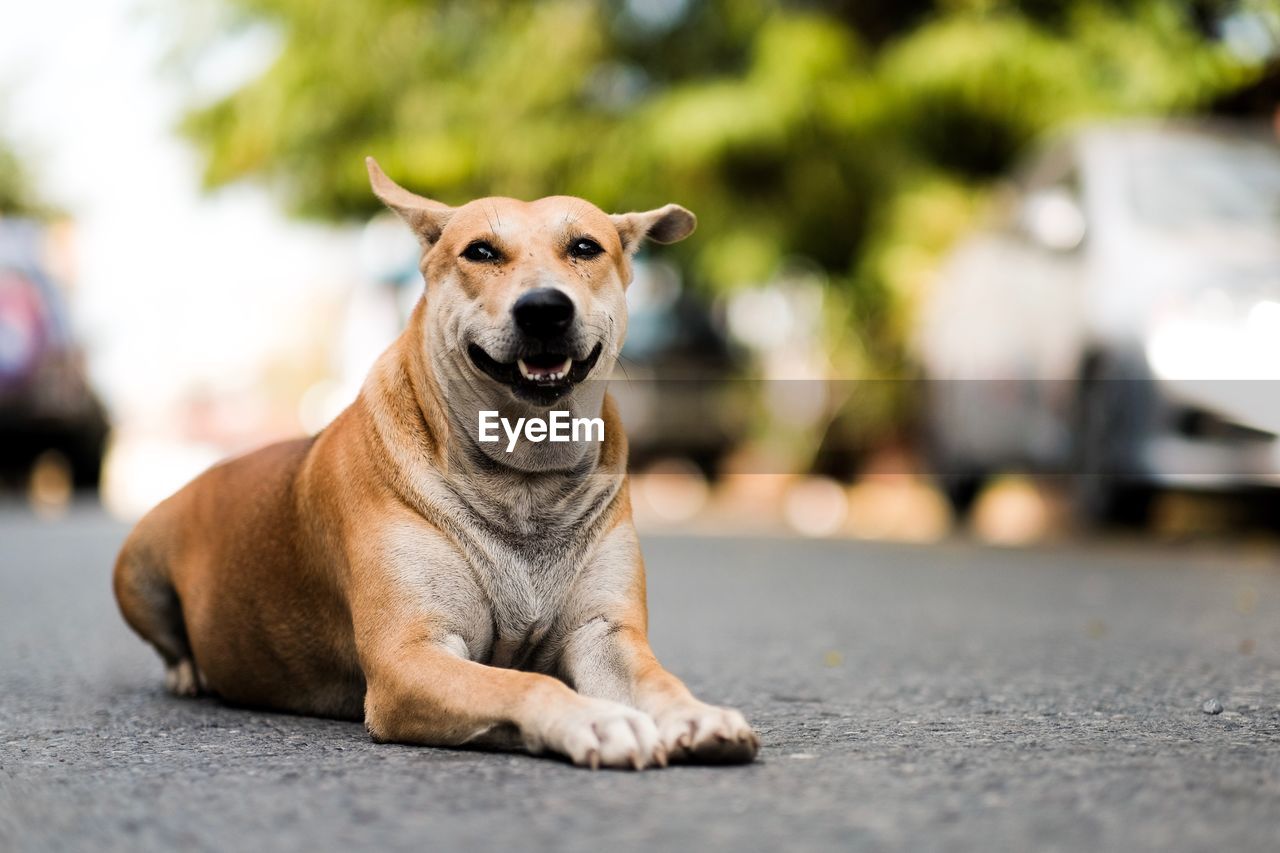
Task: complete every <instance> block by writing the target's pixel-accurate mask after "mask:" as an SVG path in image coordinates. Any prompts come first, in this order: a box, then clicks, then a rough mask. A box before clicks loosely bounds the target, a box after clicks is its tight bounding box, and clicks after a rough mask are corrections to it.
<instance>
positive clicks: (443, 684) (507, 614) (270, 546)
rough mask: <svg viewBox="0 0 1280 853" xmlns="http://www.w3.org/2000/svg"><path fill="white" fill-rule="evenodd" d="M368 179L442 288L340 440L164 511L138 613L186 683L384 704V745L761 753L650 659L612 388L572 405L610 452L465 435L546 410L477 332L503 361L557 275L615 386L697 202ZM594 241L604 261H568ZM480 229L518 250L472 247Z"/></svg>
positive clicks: (123, 575) (299, 445)
mask: <svg viewBox="0 0 1280 853" xmlns="http://www.w3.org/2000/svg"><path fill="white" fill-rule="evenodd" d="M369 170H370V178H371V181H372V184H373V187H374V191H375V192H376V193H377V194H378V196H379V197H380V198H382V199H383V201H384V202H386V203H387V205H388V206H389V207H391V208H392V209H393V210H395V211H396V212H397V213H399V214H400V215H401V217H402V218H404V219H405V221H406V222H407V223H408V224H409V225H410V227H411V228H413V230H414V232H415V233H416V234H417V235H418V237H419V239H420V241H421V242H422V245H423V259H422V271H423V274H424V277H425V278H426V280H427V282H429V284H428V288H427V291H426V294H425V296H424V298H423V299H422V300H421V301H420V302H419V304H418V306H417V308H416V309H415V311H414V312H413V316H412V318H411V320H410V322H409V325H408V327H407V328H406V329H405V331H404V333H403V334H402V335H401V336H400V338H399V339H398V340H397V341H396V342H395V343H394V344H393V345H392V346H391V347H390V348H389V349H388V350H387V352H386V353H384V354H383V355H382V357H381V358H380V359H379V360H378V362H377V364H375V366H374V367H373V369H372V371H371V372H370V374H369V378H368V379H367V381H366V383H365V385H364V388H363V390H362V391H361V393H360V395H359V397H358V398H357V399H356V401H355V402H354V403H353V404H352V405H351V406H350V407H349V408H348V409H347V410H346V411H344V412H343V413H342V414H341V415H339V416H338V418H337V419H336V420H335V421H334V422H333V423H332V424H330V425H329V427H327V428H326V429H325V430H324V431H323V432H321V433H320V434H319V435H318V436H316V437H315V438H312V439H299V440H297V441H292V442H286V443H283V444H277V445H273V446H270V447H267V448H264V449H263V450H259V451H257V452H255V453H250V454H248V455H246V456H241V457H239V458H236V459H232V460H230V461H228V462H224V463H222V464H220V465H217V466H215V467H214V468H212V469H210V470H209V471H207V472H205V473H204V474H203V475H201V476H200V477H198V478H197V479H196V480H194V481H193V482H192V483H190V484H189V485H187V486H186V487H185V488H183V489H182V490H181V491H179V492H178V493H177V494H175V495H174V496H173V497H171V498H169V499H168V500H166V501H164V502H163V503H161V504H160V505H159V506H157V507H156V508H155V509H154V510H153V511H152V512H151V513H150V514H148V515H147V516H146V517H145V518H143V519H142V521H141V522H140V523H139V524H138V525H137V527H136V528H135V529H134V531H133V532H132V534H131V535H130V536H129V538H128V540H127V541H126V543H125V545H124V548H123V550H122V551H121V554H120V557H119V560H118V562H117V565H116V571H115V591H116V596H117V599H118V601H119V604H120V609H121V611H122V612H123V613H124V616H125V619H126V620H127V621H128V622H129V624H130V625H131V626H132V627H133V628H134V629H135V630H136V631H137V632H138V633H139V634H140V635H141V636H142V637H143V638H145V639H146V640H148V641H149V642H151V643H152V644H153V645H154V646H155V647H156V649H157V650H158V651H159V652H160V654H161V657H162V658H163V659H164V662H165V665H166V667H167V668H168V670H169V683H170V686H171V688H172V689H173V690H174V691H175V692H178V693H182V694H193V693H195V692H197V691H198V690H205V691H208V692H212V693H214V694H216V695H218V696H221V697H223V698H224V699H226V700H228V701H230V702H234V703H238V704H243V705H249V706H258V707H264V708H275V709H281V710H286V711H294V712H298V713H305V714H316V715H323V716H335V717H345V718H353V719H358V718H363V720H364V721H365V724H366V726H367V727H368V729H369V731H370V732H371V733H372V735H373V737H374V738H376V739H378V740H389V741H402V742H409V743H420V744H434V745H456V744H465V743H478V742H499V743H500V742H504V741H507V740H513V741H514V742H516V743H523V745H524V746H525V747H527V748H528V749H530V750H532V751H535V752H538V751H543V750H546V751H550V752H554V753H559V754H561V755H564V756H567V757H568V758H569V759H571V760H572V761H574V762H575V763H577V764H580V765H587V766H592V767H595V766H600V765H605V766H620V767H636V768H640V767H644V766H650V765H655V764H659V765H660V764H665V763H666V762H667V760H668V759H669V758H684V759H695V760H715V761H742V760H750V759H751V758H752V757H754V755H755V753H756V749H757V746H758V740H757V738H756V736H755V734H754V733H753V732H752V731H751V729H750V727H749V726H748V725H747V723H746V721H745V720H743V718H742V716H741V715H740V714H738V713H737V712H736V711H732V710H728V709H723V708H716V707H713V706H710V705H706V704H704V703H702V702H700V701H698V700H696V699H694V698H693V696H692V695H691V694H690V693H689V691H688V690H687V689H686V688H685V687H684V685H683V684H681V682H680V681H679V680H678V679H676V678H675V677H674V676H672V675H671V674H669V673H668V672H666V671H665V670H664V669H663V668H662V667H661V666H660V665H659V664H658V662H657V660H656V659H655V658H654V656H653V653H652V651H651V650H650V648H649V644H648V639H647V634H646V632H647V612H646V604H645V585H644V568H643V562H642V560H641V557H640V552H639V546H638V542H637V539H636V535H635V531H634V528H633V526H632V523H631V507H630V501H629V497H628V491H627V482H626V473H625V469H626V439H625V436H624V435H623V433H622V429H621V424H620V423H619V420H618V417H617V413H616V411H615V410H614V407H613V404H612V401H611V400H609V399H608V397H607V395H604V394H603V392H602V390H601V391H597V390H596V389H597V388H600V387H602V383H583V384H582V385H580V386H577V387H576V388H575V390H574V392H573V394H572V395H571V396H570V398H568V400H567V401H566V403H565V406H568V407H569V408H571V409H573V410H574V411H575V412H583V413H587V414H594V415H599V416H601V417H603V418H604V419H605V423H606V428H605V441H604V443H603V445H600V446H598V447H597V446H590V447H588V448H586V449H585V450H584V449H583V448H576V449H569V450H565V451H563V453H562V454H561V455H555V454H551V455H547V454H545V453H544V454H542V455H524V456H515V457H512V458H510V459H507V458H504V457H499V456H494V457H493V458H492V459H491V460H490V462H488V463H486V462H485V461H484V459H483V457H482V456H481V455H480V451H481V450H483V451H484V452H488V450H487V448H480V447H479V446H478V445H476V444H474V443H469V442H470V441H471V440H470V439H469V438H468V437H467V436H466V434H465V431H466V429H467V418H468V417H474V413H475V406H476V405H491V406H493V407H494V408H498V409H502V410H504V411H506V410H515V411H520V410H525V409H527V408H528V407H527V406H523V407H522V406H521V404H518V403H515V402H513V400H512V399H511V398H510V396H509V391H508V390H507V389H506V388H504V387H502V386H500V385H499V384H498V383H496V382H494V381H492V380H490V379H489V378H487V377H486V376H485V375H483V374H481V373H480V372H478V371H477V369H476V368H475V366H474V365H473V364H472V363H471V362H470V361H469V360H468V359H467V357H466V353H465V350H466V344H467V342H468V341H479V342H480V343H481V345H484V346H489V345H492V346H494V347H496V348H498V349H501V347H502V346H504V345H505V343H504V342H506V341H507V340H508V338H509V337H510V329H509V327H510V322H509V313H510V310H511V306H512V304H513V302H514V300H515V299H516V298H517V297H518V296H519V295H520V294H521V293H523V292H525V291H526V290H528V289H529V288H531V287H541V286H548V285H553V286H555V287H557V288H560V289H562V290H563V291H564V292H566V293H567V294H569V295H570V296H571V298H572V300H573V302H574V303H575V305H576V307H577V309H578V312H579V313H580V315H581V317H582V324H583V334H584V335H593V336H595V338H598V342H599V343H600V344H601V345H602V346H603V350H604V353H603V356H602V357H601V359H600V361H599V363H598V364H597V365H596V367H595V368H594V374H593V375H595V376H604V375H607V374H608V371H609V369H610V367H611V365H612V363H613V360H614V358H615V357H616V355H617V352H618V350H619V349H620V347H621V345H622V339H623V336H624V335H625V329H626V315H625V300H624V296H623V291H624V288H625V286H626V284H627V283H628V282H629V281H630V278H631V255H632V253H633V252H634V251H635V249H636V247H637V246H638V245H639V243H640V242H641V241H642V239H643V238H644V237H645V236H646V235H647V236H649V237H650V238H651V239H656V240H659V241H662V242H670V241H673V240H678V239H681V238H683V237H684V236H685V235H687V234H688V233H689V231H691V230H692V229H693V217H692V215H691V214H689V213H688V212H687V211H685V210H684V209H683V208H679V207H677V206H675V205H668V206H667V207H664V208H661V209H659V210H656V211H650V212H647V213H636V214H624V215H621V216H612V217H610V216H608V215H606V214H604V213H602V212H601V211H600V210H598V209H597V208H596V207H594V206H593V205H591V204H590V203H588V202H585V201H583V200H581V199H576V198H568V197H552V198H545V199H541V200H539V201H536V202H532V203H524V202H519V201H516V200H514V199H501V198H493V199H481V200H479V201H474V202H471V203H470V204H467V205H465V206H463V207H460V208H450V207H447V206H445V205H443V204H440V203H438V202H433V201H430V200H427V199H423V198H421V197H419V196H416V195H414V194H413V193H410V192H408V191H407V190H404V189H402V188H401V187H399V186H397V185H396V184H394V183H393V182H392V181H391V180H390V179H389V178H387V177H386V176H385V175H384V174H383V173H382V171H381V170H380V169H379V168H378V167H377V164H376V163H373V162H372V160H370V163H369ZM580 236H589V237H591V238H592V239H594V240H596V241H597V242H599V244H600V245H601V246H602V247H603V248H604V250H605V254H604V255H603V256H601V257H598V258H596V259H594V260H592V261H589V262H584V261H582V260H578V259H574V258H571V257H569V256H568V255H567V254H566V249H565V242H566V240H569V239H570V238H575V237H580ZM475 239H485V240H488V241H490V242H491V243H493V244H494V245H495V246H497V247H499V248H501V249H502V250H503V252H504V254H505V256H506V260H505V261H504V262H503V263H501V264H489V265H478V264H474V263H469V262H467V261H464V260H462V259H460V257H459V256H460V254H461V253H462V252H463V250H464V249H465V248H466V247H467V245H468V244H469V243H470V242H471V241H472V240H475ZM495 452H496V451H495ZM564 454H568V455H564ZM491 455H492V454H491Z"/></svg>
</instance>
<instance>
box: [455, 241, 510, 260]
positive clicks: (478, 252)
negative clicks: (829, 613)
mask: <svg viewBox="0 0 1280 853" xmlns="http://www.w3.org/2000/svg"><path fill="white" fill-rule="evenodd" d="M462 257H464V258H466V259H467V260H469V261H476V262H478V263H491V262H493V261H496V260H499V259H500V258H501V257H502V253H501V252H499V251H498V250H497V249H495V248H493V246H492V245H491V244H489V243H486V242H485V241H483V240H476V241H475V242H473V243H471V244H469V245H468V246H467V248H465V249H463V250H462Z"/></svg>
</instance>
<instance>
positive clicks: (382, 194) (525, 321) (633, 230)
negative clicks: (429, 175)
mask: <svg viewBox="0 0 1280 853" xmlns="http://www.w3.org/2000/svg"><path fill="white" fill-rule="evenodd" d="M368 167H369V179H370V182H371V183H372V185H373V191H374V194H375V195H377V197H378V198H379V199H381V200H382V202H383V203H384V204H386V205H387V206H388V207H389V208H391V209H392V210H393V211H395V212H396V213H397V214H399V215H400V217H401V218H402V219H404V221H405V222H406V223H407V224H408V225H409V227H410V228H411V229H412V230H413V232H414V234H415V235H416V236H417V237H418V240H419V242H420V243H421V244H422V262H421V269H422V273H423V277H424V278H425V279H426V281H427V282H428V288H429V292H428V300H427V301H428V310H427V318H428V319H427V323H428V324H429V326H430V328H429V329H427V330H426V331H427V333H428V335H430V336H431V337H432V339H433V340H434V341H435V342H437V344H443V346H437V347H436V349H435V352H436V356H435V357H436V359H437V360H441V359H442V360H444V361H446V362H447V364H446V365H444V367H445V372H446V373H447V374H448V375H450V376H451V377H453V378H457V379H459V380H462V381H464V382H467V383H468V384H470V385H472V386H473V387H474V386H476V385H479V386H481V387H485V386H486V385H487V387H488V389H489V390H491V391H492V392H494V393H493V394H492V395H490V396H487V397H485V398H484V399H487V400H490V401H492V402H493V403H495V404H496V406H495V407H498V408H503V406H501V403H502V402H503V400H502V399H500V398H502V397H508V398H509V397H514V399H515V400H516V401H520V402H521V403H523V404H526V405H531V406H534V407H544V408H545V407H549V406H551V405H553V404H555V403H557V402H558V401H560V400H562V399H564V398H565V397H567V396H569V395H571V394H572V392H573V391H574V389H575V388H576V387H577V386H578V385H580V384H581V383H582V382H583V381H585V380H586V379H588V378H591V377H603V376H607V375H608V371H610V370H611V369H612V365H613V362H614V360H615V359H616V357H617V354H618V351H619V350H620V349H621V348H622V342H623V339H624V337H625V335H626V325H627V320H626V299H625V288H626V286H627V285H628V284H629V283H630V280H631V258H632V255H634V253H635V251H636V249H637V248H638V247H639V246H640V244H641V243H642V242H643V241H644V239H645V238H648V239H650V240H654V241H655V242H659V243H674V242H675V241H677V240H682V239H684V238H685V237H687V236H688V235H689V234H690V233H691V232H692V231H693V229H694V226H695V224H696V220H695V218H694V216H693V214H692V213H690V212H689V211H687V210H685V209H684V208H683V207H680V206H679V205H675V204H668V205H666V206H665V207H661V208H658V209H657V210H650V211H646V212H643V213H624V214H616V215H612V216H611V215H609V214H606V213H604V212H603V211H601V210H600V209H599V208H597V207H596V206H595V205H593V204H591V203H590V202H587V201H583V200H582V199H579V198H573V197H571V196H551V197H549V198H543V199H539V200H538V201H534V202H522V201H517V200H515V199H510V198H485V199H479V200H476V201H472V202H469V203H468V204H464V205H462V206H461V207H449V206H447V205H444V204H441V203H439V202H436V201H432V200H430V199H426V198H423V197H422V196H419V195H415V194H414V193H411V192H409V191H408V190H406V189H404V188H403V187H401V186H399V185H398V184H396V183H395V182H394V181H392V180H391V179H390V178H388V177H387V176H386V175H385V174H384V173H383V171H382V170H381V169H380V168H379V167H378V164H377V163H376V162H375V161H374V159H373V158H372V157H370V158H369V159H368ZM508 395H509V396H508Z"/></svg>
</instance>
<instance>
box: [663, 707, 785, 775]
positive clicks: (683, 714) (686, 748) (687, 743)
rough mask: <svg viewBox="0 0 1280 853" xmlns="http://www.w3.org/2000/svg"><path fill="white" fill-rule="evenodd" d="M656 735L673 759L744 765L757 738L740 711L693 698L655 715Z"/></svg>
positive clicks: (757, 746)
mask: <svg viewBox="0 0 1280 853" xmlns="http://www.w3.org/2000/svg"><path fill="white" fill-rule="evenodd" d="M655 718H656V720H657V723H658V735H659V737H660V738H661V739H662V745H663V746H664V747H665V748H666V750H667V754H668V755H669V756H670V757H671V760H673V761H687V762H697V763H705V764H746V763H748V762H750V761H752V760H754V759H755V757H756V753H757V752H759V751H760V738H759V736H758V735H756V733H755V732H754V731H753V730H752V728H751V726H750V724H748V723H747V721H746V719H744V718H743V716H742V714H740V713H738V712H737V711H735V710H733V709H732V708H718V707H716V706H715V705H707V704H706V703H704V702H699V701H697V700H694V701H692V702H682V703H679V704H677V705H673V706H671V707H669V708H666V709H664V710H662V711H661V712H659V713H658V714H656V715H655Z"/></svg>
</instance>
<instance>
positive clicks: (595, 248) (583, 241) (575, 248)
mask: <svg viewBox="0 0 1280 853" xmlns="http://www.w3.org/2000/svg"><path fill="white" fill-rule="evenodd" d="M603 251H604V249H602V248H601V247H600V244H599V243H597V242H596V241H595V240H592V239H591V238H590V237H579V238H578V239H576V240H574V241H573V242H572V243H570V244H569V254H570V255H572V256H573V257H575V258H594V257H595V256H596V255H598V254H600V253H601V252H603Z"/></svg>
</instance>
